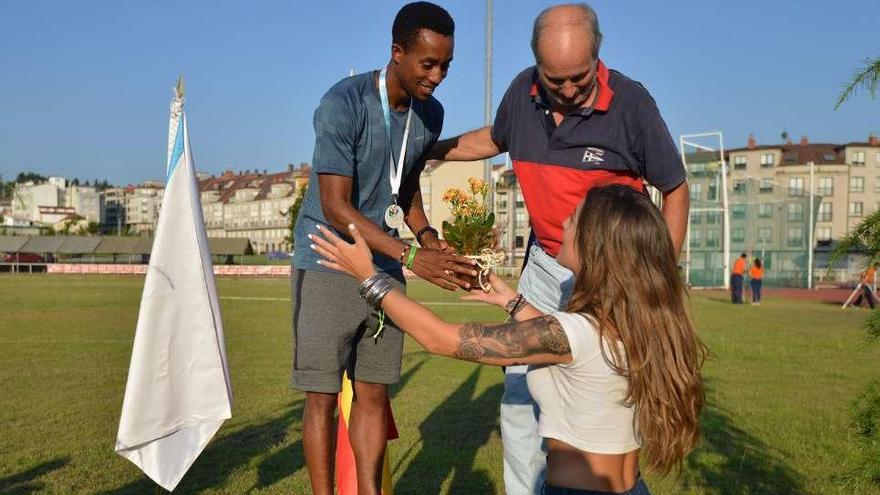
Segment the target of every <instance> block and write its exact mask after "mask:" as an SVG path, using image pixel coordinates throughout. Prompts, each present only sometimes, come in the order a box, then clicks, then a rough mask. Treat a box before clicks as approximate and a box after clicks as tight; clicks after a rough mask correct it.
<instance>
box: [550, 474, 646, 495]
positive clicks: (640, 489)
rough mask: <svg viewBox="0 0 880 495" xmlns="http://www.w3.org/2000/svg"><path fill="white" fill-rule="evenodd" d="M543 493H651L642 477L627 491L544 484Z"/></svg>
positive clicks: (564, 494) (579, 494)
mask: <svg viewBox="0 0 880 495" xmlns="http://www.w3.org/2000/svg"><path fill="white" fill-rule="evenodd" d="M543 495H651V492H650V491H649V490H648V485H647V484H645V480H643V479H642V478H641V477H640V478H639V480H638V481H636V484H635V485H633V487H632V488H630V489H629V490H627V491H625V492H620V493H617V492H600V491H598V490H581V489H579V488H560V487H556V486H547V485H544V491H543Z"/></svg>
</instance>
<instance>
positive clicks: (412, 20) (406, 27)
mask: <svg viewBox="0 0 880 495" xmlns="http://www.w3.org/2000/svg"><path fill="white" fill-rule="evenodd" d="M422 29H428V30H430V31H433V32H435V33H437V34H442V35H443V36H454V34H455V22H454V21H453V20H452V16H450V15H449V12H447V11H446V9H444V8H443V7H441V6H439V5H435V4H433V3H431V2H413V3H408V4H406V5H404V6H403V8H401V9H400V12H398V13H397V16H396V17H395V18H394V25H393V26H392V27H391V41H392V42H393V43H394V44H397V45H400V46H401V47H403V49H409V48H410V47H412V46H413V45H414V44H415V43H416V41H418V39H419V31H420V30H422Z"/></svg>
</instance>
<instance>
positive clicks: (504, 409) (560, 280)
mask: <svg viewBox="0 0 880 495" xmlns="http://www.w3.org/2000/svg"><path fill="white" fill-rule="evenodd" d="M573 286H574V274H573V273H571V271H569V270H568V269H567V268H564V267H562V266H561V265H560V264H559V263H557V262H556V259H555V258H553V257H552V256H550V255H548V254H547V253H545V252H544V250H543V249H541V247H540V246H538V245H537V244H531V245H530V246H529V260H528V262H527V263H526V266H525V268H523V272H522V275H521V276H520V279H519V292H520V294H522V295H523V296H525V298H526V300H527V301H528V302H529V304H531V305H532V306H534V307H535V308H537V309H538V310H540V311H541V312H543V313H552V312H555V311H558V310H560V309H563V308H564V307H565V305H566V304H568V299H569V298H570V297H571V290H572V288H573ZM526 371H528V366H525V365H522V366H508V367H507V369H506V370H505V375H504V396H503V397H502V398H501V440H502V442H503V444H504V488H505V493H507V495H535V494H540V493H541V491H542V487H543V485H544V472H545V471H546V467H547V452H546V448H545V447H544V440H543V439H542V438H541V437H540V436H539V435H538V412H539V411H538V406H537V405H536V404H535V401H534V400H532V395H531V394H530V393H529V388H528V385H527V384H526Z"/></svg>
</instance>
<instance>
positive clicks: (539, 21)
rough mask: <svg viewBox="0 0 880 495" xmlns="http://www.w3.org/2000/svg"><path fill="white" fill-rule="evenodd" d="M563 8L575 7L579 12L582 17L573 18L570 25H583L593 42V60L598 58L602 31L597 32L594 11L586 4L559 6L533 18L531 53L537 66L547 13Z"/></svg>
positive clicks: (597, 25)
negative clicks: (539, 45)
mask: <svg viewBox="0 0 880 495" xmlns="http://www.w3.org/2000/svg"><path fill="white" fill-rule="evenodd" d="M563 6H565V7H576V8H578V9H580V10H581V12H582V14H583V17H581V18H580V19H577V18H573V19H572V20H571V24H575V23H582V24H583V27H584V29H585V30H586V31H587V34H588V35H590V37H591V39H592V40H593V59H594V60H596V59H598V58H599V46H600V45H601V44H602V31H600V30H599V17H598V16H597V15H596V11H595V10H593V8H592V7H590V6H589V5H587V4H586V3H571V4H561V5H554V6H552V7H547V8H546V9H544V10H543V11H541V13H540V14H538V17H536V18H535V25H534V27H533V28H532V53H533V54H534V55H535V62H536V63H537V64H538V65H541V56H540V55H538V41H540V39H541V35H542V34H544V28H545V27H546V24H547V13H548V12H550V10H552V9H554V8H556V7H563Z"/></svg>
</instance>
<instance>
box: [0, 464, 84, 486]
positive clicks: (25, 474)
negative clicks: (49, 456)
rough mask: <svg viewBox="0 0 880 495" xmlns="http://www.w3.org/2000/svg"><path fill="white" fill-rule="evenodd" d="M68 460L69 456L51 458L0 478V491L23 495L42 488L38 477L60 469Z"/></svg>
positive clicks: (42, 484)
mask: <svg viewBox="0 0 880 495" xmlns="http://www.w3.org/2000/svg"><path fill="white" fill-rule="evenodd" d="M69 462H70V458H69V457H64V458H58V459H53V460H51V461H46V462H44V463H42V464H39V465H36V466H34V467H32V468H30V469H27V470H25V471H22V472H20V473H18V474H13V475H12V476H7V477H5V478H0V493H3V494H6V495H23V494H25V493H36V492H38V491H40V490H41V489H42V488H44V486H45V485H44V483H43V482H42V481H40V480H39V478H40V477H41V476H43V475H45V474H47V473H50V472H52V471H55V470H56V469H61V468H62V467H64V466H66V465H67V464H68V463H69Z"/></svg>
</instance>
